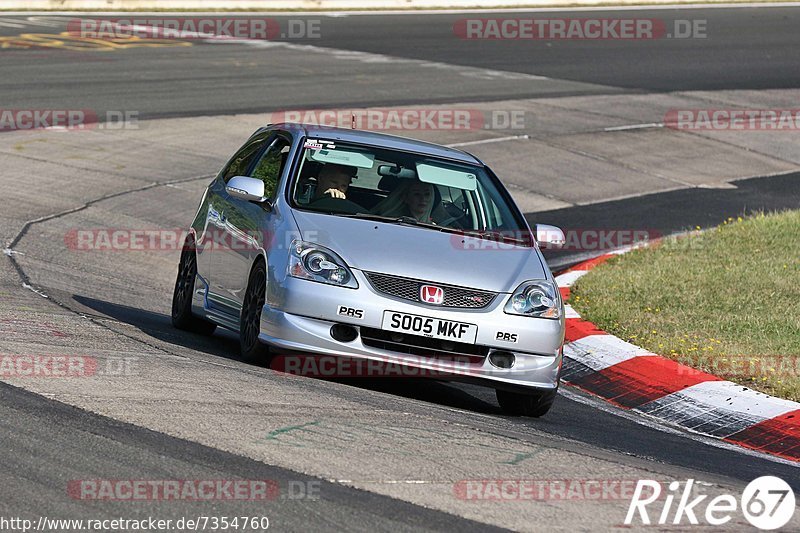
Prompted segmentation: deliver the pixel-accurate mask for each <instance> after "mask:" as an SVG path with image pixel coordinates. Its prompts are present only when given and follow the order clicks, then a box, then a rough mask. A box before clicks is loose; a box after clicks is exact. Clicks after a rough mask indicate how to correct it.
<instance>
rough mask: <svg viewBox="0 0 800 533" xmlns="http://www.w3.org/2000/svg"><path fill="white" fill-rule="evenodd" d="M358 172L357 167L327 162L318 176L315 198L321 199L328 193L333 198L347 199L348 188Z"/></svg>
mask: <svg viewBox="0 0 800 533" xmlns="http://www.w3.org/2000/svg"><path fill="white" fill-rule="evenodd" d="M356 172H357V169H356V168H355V167H347V166H344V165H337V164H335V163H328V164H326V165H325V166H324V167H322V170H320V171H319V175H318V176H317V190H316V192H315V194H314V199H313V200H319V199H320V198H323V197H325V196H326V195H327V196H330V197H331V198H337V199H340V200H345V199H346V198H347V189H348V187H350V183H352V181H353V178H355V174H356ZM313 200H312V201H313Z"/></svg>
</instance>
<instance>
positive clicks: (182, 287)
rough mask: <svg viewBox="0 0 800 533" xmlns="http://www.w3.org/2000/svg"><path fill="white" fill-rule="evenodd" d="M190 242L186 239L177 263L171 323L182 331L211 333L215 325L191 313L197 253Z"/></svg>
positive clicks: (202, 333) (215, 327)
mask: <svg viewBox="0 0 800 533" xmlns="http://www.w3.org/2000/svg"><path fill="white" fill-rule="evenodd" d="M191 244H192V243H191V242H190V241H187V242H186V246H184V249H183V252H181V260H180V263H178V277H177V279H176V280H175V290H174V291H173V293H172V325H173V326H175V327H176V328H178V329H182V330H184V331H191V332H192V333H200V334H201V335H211V334H212V333H214V330H216V329H217V325H216V324H214V323H212V322H208V321H207V320H203V319H202V318H200V317H198V316H195V315H194V314H193V313H192V294H193V293H194V282H195V279H196V278H197V254H196V253H195V251H194V247H193V246H191Z"/></svg>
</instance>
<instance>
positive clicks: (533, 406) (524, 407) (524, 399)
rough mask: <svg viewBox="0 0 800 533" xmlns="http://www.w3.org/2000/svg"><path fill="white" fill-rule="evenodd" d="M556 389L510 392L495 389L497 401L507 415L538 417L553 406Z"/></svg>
mask: <svg viewBox="0 0 800 533" xmlns="http://www.w3.org/2000/svg"><path fill="white" fill-rule="evenodd" d="M557 391H558V389H553V390H551V391H544V392H537V393H534V394H531V393H521V392H510V391H506V390H500V389H497V390H496V391H495V392H496V393H497V401H498V403H499V404H500V407H502V409H503V411H505V412H506V413H507V414H509V415H515V416H531V417H534V418H539V417H540V416H544V415H546V414H547V411H549V410H550V408H551V407H552V406H553V402H554V401H555V399H556V394H557Z"/></svg>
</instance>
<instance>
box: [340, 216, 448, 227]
mask: <svg viewBox="0 0 800 533" xmlns="http://www.w3.org/2000/svg"><path fill="white" fill-rule="evenodd" d="M338 216H340V217H345V218H359V219H362V220H376V221H379V222H389V223H393V224H407V225H409V226H421V227H424V228H433V229H438V230H442V229H444V228H442V226H437V225H436V224H428V223H427V222H420V221H419V220H417V219H416V218H414V217H409V216H401V217H387V216H383V215H375V214H373V213H355V214H338Z"/></svg>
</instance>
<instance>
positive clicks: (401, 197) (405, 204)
mask: <svg viewBox="0 0 800 533" xmlns="http://www.w3.org/2000/svg"><path fill="white" fill-rule="evenodd" d="M433 203H434V192H433V185H432V184H430V183H425V182H422V181H420V180H418V179H407V180H403V181H402V182H401V183H400V185H398V186H397V188H396V189H395V190H393V191H392V192H391V193H390V194H389V196H387V197H386V198H385V199H384V200H382V201H381V202H379V203H378V205H376V206H375V208H374V209H373V210H372V212H373V213H375V214H377V215H381V216H386V217H403V216H406V217H412V218H414V219H416V220H418V221H419V222H425V223H428V224H435V223H436V222H435V221H434V220H433V218H432V216H431V212H432V211H433Z"/></svg>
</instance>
